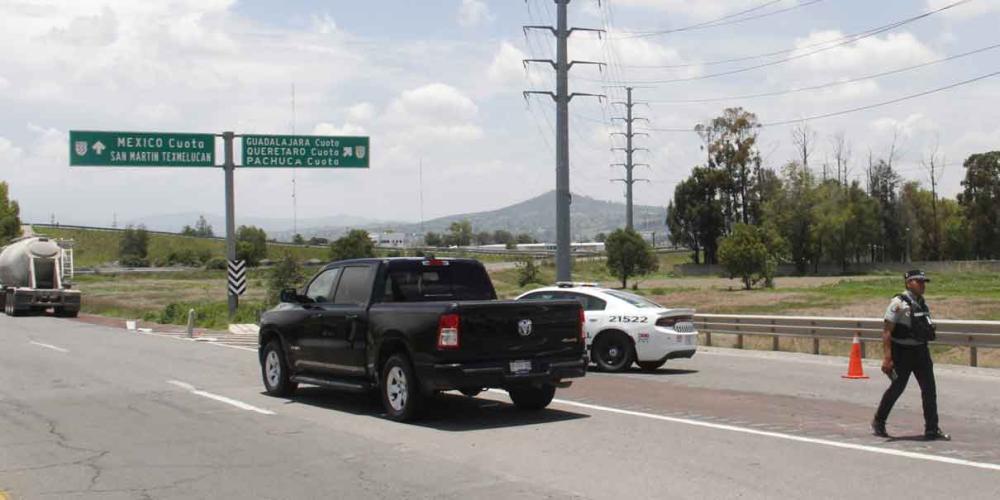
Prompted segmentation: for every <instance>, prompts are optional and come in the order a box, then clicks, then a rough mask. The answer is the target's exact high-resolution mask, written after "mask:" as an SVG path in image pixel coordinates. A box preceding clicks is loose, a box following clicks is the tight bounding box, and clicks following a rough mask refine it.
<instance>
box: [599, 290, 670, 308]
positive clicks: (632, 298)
mask: <svg viewBox="0 0 1000 500" xmlns="http://www.w3.org/2000/svg"><path fill="white" fill-rule="evenodd" d="M604 293H606V294H608V295H610V296H612V297H614V298H616V299H621V300H624V301H625V302H628V303H629V304H631V305H633V306H635V307H642V308H646V307H649V308H656V309H661V308H663V306H661V305H660V304H657V303H656V302H653V301H652V300H649V299H647V298H646V297H643V296H641V295H636V294H634V293H628V292H622V291H619V290H605V291H604Z"/></svg>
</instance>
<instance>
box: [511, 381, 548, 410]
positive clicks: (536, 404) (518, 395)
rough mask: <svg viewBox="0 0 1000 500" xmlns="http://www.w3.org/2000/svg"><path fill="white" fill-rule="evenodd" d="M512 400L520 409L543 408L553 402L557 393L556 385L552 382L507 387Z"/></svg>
mask: <svg viewBox="0 0 1000 500" xmlns="http://www.w3.org/2000/svg"><path fill="white" fill-rule="evenodd" d="M507 393H508V394H510V400H511V401H513V402H514V406H516V407H517V408H518V409H519V410H535V411H537V410H541V409H543V408H545V407H546V406H548V405H549V403H551V402H552V398H553V397H555V395H556V386H554V385H551V384H543V385H541V386H536V385H518V386H511V387H508V388H507Z"/></svg>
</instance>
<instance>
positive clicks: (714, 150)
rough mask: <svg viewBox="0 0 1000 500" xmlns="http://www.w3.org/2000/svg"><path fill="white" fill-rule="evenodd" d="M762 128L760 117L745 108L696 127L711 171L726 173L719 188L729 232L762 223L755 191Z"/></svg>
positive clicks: (724, 114)
mask: <svg viewBox="0 0 1000 500" xmlns="http://www.w3.org/2000/svg"><path fill="white" fill-rule="evenodd" d="M759 128H760V123H759V122H758V121H757V115H755V114H753V113H750V112H748V111H745V110H744V109H743V108H728V109H726V110H724V111H723V112H722V116H719V117H716V118H713V119H712V120H710V121H709V122H708V123H704V124H699V125H697V126H696V127H695V131H696V132H698V135H700V136H701V138H702V140H703V141H704V142H705V144H704V146H702V147H703V149H705V150H706V152H707V153H708V162H707V166H708V168H710V169H713V170H719V171H720V172H722V173H723V177H722V181H723V182H722V183H721V185H720V187H721V201H722V207H723V210H724V214H725V222H726V226H725V227H726V228H731V227H732V225H733V224H734V223H736V222H743V223H757V222H758V219H759V209H760V202H761V200H760V198H759V197H758V196H757V194H756V193H755V190H754V185H755V184H756V182H757V179H758V178H759V174H760V168H761V157H760V152H759V151H758V150H757V130H758V129H759Z"/></svg>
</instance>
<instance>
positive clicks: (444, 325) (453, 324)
mask: <svg viewBox="0 0 1000 500" xmlns="http://www.w3.org/2000/svg"><path fill="white" fill-rule="evenodd" d="M459 320H460V318H459V316H458V315H457V314H442V315H441V317H440V318H439V319H438V340H437V348H438V349H458V345H459V341H458V338H459V336H458V323H459Z"/></svg>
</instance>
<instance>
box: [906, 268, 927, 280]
mask: <svg viewBox="0 0 1000 500" xmlns="http://www.w3.org/2000/svg"><path fill="white" fill-rule="evenodd" d="M903 279H904V280H906V281H910V280H920V281H925V282H930V281H931V279H930V278H928V277H927V275H926V274H924V272H923V271H921V270H920V269H913V270H910V271H906V274H904V275H903Z"/></svg>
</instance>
